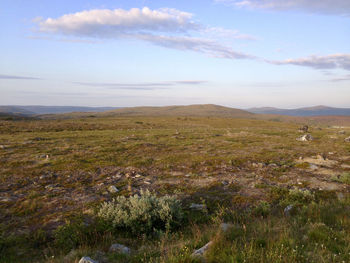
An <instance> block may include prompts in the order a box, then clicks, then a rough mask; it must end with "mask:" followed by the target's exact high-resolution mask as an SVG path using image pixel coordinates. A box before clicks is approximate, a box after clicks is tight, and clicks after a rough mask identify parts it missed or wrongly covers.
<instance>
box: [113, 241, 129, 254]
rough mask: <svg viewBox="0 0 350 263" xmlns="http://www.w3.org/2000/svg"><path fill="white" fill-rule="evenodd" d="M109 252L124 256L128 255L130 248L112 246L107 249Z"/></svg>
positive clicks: (119, 245)
mask: <svg viewBox="0 0 350 263" xmlns="http://www.w3.org/2000/svg"><path fill="white" fill-rule="evenodd" d="M109 252H116V253H120V254H126V255H129V254H130V252H131V251H130V248H128V247H126V246H124V245H122V244H118V243H115V244H112V245H111V247H110V248H109Z"/></svg>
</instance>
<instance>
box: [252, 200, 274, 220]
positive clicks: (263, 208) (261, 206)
mask: <svg viewBox="0 0 350 263" xmlns="http://www.w3.org/2000/svg"><path fill="white" fill-rule="evenodd" d="M270 211H271V205H270V204H269V203H268V202H266V201H261V202H260V203H258V204H257V205H256V206H255V207H254V209H253V214H254V215H256V216H262V217H266V216H267V215H268V214H269V213H270Z"/></svg>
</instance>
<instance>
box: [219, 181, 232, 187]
mask: <svg viewBox="0 0 350 263" xmlns="http://www.w3.org/2000/svg"><path fill="white" fill-rule="evenodd" d="M221 183H222V185H223V186H226V185H229V184H230V182H229V181H226V180H224V181H222V182H221Z"/></svg>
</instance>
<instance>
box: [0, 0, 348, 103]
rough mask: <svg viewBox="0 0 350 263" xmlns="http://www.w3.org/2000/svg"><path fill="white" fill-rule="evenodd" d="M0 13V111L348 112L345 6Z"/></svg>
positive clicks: (95, 6) (235, 3) (186, 4)
mask: <svg viewBox="0 0 350 263" xmlns="http://www.w3.org/2000/svg"><path fill="white" fill-rule="evenodd" d="M1 7H2V11H0V22H1V23H2V25H3V26H2V28H1V31H0V37H1V41H0V56H1V57H2V59H1V61H0V92H1V97H0V104H1V105H44V106H45V105H47V106H50V105H53V106H79V107H96V106H97V107H134V106H167V105H191V104H217V105H222V106H228V107H233V108H240V109H247V108H252V107H276V108H284V109H293V108H301V107H312V106H314V105H326V106H331V107H339V108H347V107H350V105H349V101H350V90H349V83H350V45H349V44H347V43H350V27H349V26H348V25H349V22H350V3H349V1H347V0H337V1H331V0H320V1H317V2H315V1H310V0H302V1H296V0H292V1H288V3H286V2H285V1H282V0H265V1H257V0H249V1H242V0H201V1H197V0H195V1H176V2H174V1H159V0H158V1H147V0H142V1H141V0H140V1H137V0H131V1H123V0H120V1H111V0H97V1H93V2H91V1H86V0H77V1H74V2H72V1H50V2H47V1H43V0H34V1H30V2H27V1H25V2H24V1H20V0H14V1H10V2H3V3H2V4H1Z"/></svg>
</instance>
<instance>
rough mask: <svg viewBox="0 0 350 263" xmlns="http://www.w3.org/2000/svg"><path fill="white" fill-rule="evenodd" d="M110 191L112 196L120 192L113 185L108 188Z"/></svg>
mask: <svg viewBox="0 0 350 263" xmlns="http://www.w3.org/2000/svg"><path fill="white" fill-rule="evenodd" d="M108 191H109V192H110V193H112V194H114V193H118V192H119V190H118V188H117V187H115V186H114V185H111V186H110V187H108Z"/></svg>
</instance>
